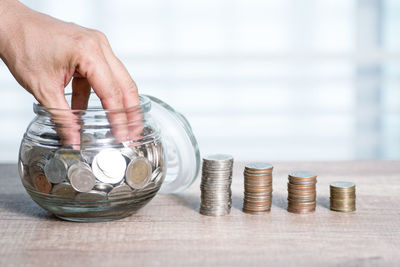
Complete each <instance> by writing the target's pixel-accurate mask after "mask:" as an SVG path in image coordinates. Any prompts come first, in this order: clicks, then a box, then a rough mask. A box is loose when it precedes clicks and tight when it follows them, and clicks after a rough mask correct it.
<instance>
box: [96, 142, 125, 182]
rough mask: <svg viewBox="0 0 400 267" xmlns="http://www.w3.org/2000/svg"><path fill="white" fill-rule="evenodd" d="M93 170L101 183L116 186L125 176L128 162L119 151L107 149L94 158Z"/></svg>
mask: <svg viewBox="0 0 400 267" xmlns="http://www.w3.org/2000/svg"><path fill="white" fill-rule="evenodd" d="M92 170H93V173H94V175H95V176H96V178H97V179H98V180H99V181H101V182H103V183H110V184H116V183H119V182H120V181H121V180H122V179H123V178H124V176H125V170H126V161H125V158H124V156H122V154H121V153H120V152H119V151H118V150H117V149H113V148H106V149H103V150H101V151H100V152H99V153H98V154H97V155H96V156H95V157H94V159H93V162H92Z"/></svg>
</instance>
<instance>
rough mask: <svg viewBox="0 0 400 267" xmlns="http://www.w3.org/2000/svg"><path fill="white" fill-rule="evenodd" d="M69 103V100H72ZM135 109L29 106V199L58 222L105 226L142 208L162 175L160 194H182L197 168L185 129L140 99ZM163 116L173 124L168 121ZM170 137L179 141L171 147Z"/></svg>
mask: <svg viewBox="0 0 400 267" xmlns="http://www.w3.org/2000/svg"><path fill="white" fill-rule="evenodd" d="M66 97H67V99H68V100H69V101H70V97H71V95H70V94H67V95H66ZM140 102H141V103H140V105H138V106H136V107H131V108H127V109H120V110H104V109H103V108H102V106H101V103H100V100H99V99H98V97H97V96H96V95H95V94H94V93H92V94H91V97H90V100H89V104H88V108H87V109H86V110H60V109H49V108H45V107H43V106H41V105H40V104H34V107H33V110H34V112H35V114H36V117H35V118H34V119H33V120H32V122H31V123H30V125H29V126H28V128H27V130H26V132H25V134H24V137H23V140H22V142H21V146H20V151H19V160H18V167H19V172H20V176H21V180H22V183H23V185H24V187H25V189H26V191H27V192H28V193H29V195H30V196H31V197H32V199H33V200H34V201H35V202H36V203H37V204H38V205H39V206H41V207H42V208H44V209H45V210H47V211H49V212H51V213H53V214H54V215H55V216H57V217H59V218H62V219H66V220H71V221H82V222H90V221H108V220H114V219H119V218H123V217H126V216H129V215H131V214H132V213H134V212H135V211H137V210H138V209H139V208H141V207H143V206H144V205H145V204H146V203H148V202H149V201H150V200H151V199H152V198H153V197H154V196H155V195H156V193H157V192H158V191H159V190H160V188H161V185H162V184H163V181H164V179H165V177H166V176H167V177H168V179H166V180H168V182H166V188H165V189H164V190H163V191H164V193H172V192H178V191H182V190H183V189H185V188H187V187H188V186H189V185H190V184H191V183H192V182H193V181H194V180H195V179H196V177H197V175H198V171H199V165H200V157H199V151H198V147H197V142H196V140H195V138H194V136H193V133H192V131H191V128H190V125H189V124H188V123H187V121H186V119H184V117H183V116H181V114H179V113H178V112H176V111H174V110H173V109H172V108H170V107H169V106H168V105H166V104H165V103H164V102H162V101H161V100H159V99H156V98H154V97H151V96H140ZM152 104H153V105H155V108H154V109H155V110H152ZM166 107H169V109H168V108H166ZM166 115H169V116H171V118H173V119H178V120H177V121H175V120H171V118H170V121H168V120H167V119H165V118H164V117H165V116H166ZM157 120H158V121H160V120H162V123H158V122H157ZM165 123H167V124H165ZM185 124H186V125H185ZM160 126H161V127H160ZM162 127H165V128H167V129H166V131H164V132H163V131H162ZM182 129H183V130H182ZM177 131H178V132H179V131H181V133H180V134H182V136H177V135H176V134H177ZM171 134H172V136H171ZM175 138H178V139H180V140H181V142H174V141H172V143H171V140H174V139H175ZM182 140H189V141H187V142H186V143H182ZM183 142H185V141H183ZM167 143H168V144H167ZM188 153H189V154H190V155H189V156H188ZM182 159H184V160H183V161H182ZM168 166H170V167H169V170H170V171H169V172H167V168H168Z"/></svg>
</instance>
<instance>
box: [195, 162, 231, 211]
mask: <svg viewBox="0 0 400 267" xmlns="http://www.w3.org/2000/svg"><path fill="white" fill-rule="evenodd" d="M232 166H233V157H232V156H229V155H222V154H217V155H210V156H207V157H204V158H203V169H202V177H201V185H200V189H201V205H200V213H201V214H203V215H210V216H223V215H227V214H229V213H230V211H231V206H232V191H231V184H232Z"/></svg>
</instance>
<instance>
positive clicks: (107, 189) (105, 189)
mask: <svg viewBox="0 0 400 267" xmlns="http://www.w3.org/2000/svg"><path fill="white" fill-rule="evenodd" d="M113 188H114V186H112V185H110V184H106V183H96V184H95V186H94V188H93V189H94V190H97V191H103V192H106V193H108V192H110V191H111V190H113Z"/></svg>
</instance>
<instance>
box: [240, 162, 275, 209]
mask: <svg viewBox="0 0 400 267" xmlns="http://www.w3.org/2000/svg"><path fill="white" fill-rule="evenodd" d="M272 170H273V166H272V165H271V164H268V163H251V164H247V165H246V166H245V169H244V173H243V175H244V200H243V212H246V213H250V214H262V213H265V212H267V211H270V210H271V203H272Z"/></svg>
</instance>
